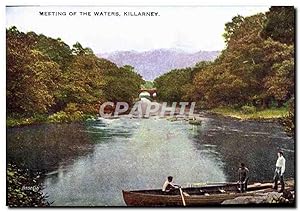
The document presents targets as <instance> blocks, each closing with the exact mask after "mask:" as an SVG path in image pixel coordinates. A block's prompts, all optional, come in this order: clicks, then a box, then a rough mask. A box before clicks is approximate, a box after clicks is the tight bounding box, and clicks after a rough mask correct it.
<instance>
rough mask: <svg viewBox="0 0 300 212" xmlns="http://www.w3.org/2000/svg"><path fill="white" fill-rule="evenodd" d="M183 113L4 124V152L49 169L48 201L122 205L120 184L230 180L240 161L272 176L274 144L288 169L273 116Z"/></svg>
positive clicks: (256, 174)
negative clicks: (196, 118)
mask: <svg viewBox="0 0 300 212" xmlns="http://www.w3.org/2000/svg"><path fill="white" fill-rule="evenodd" d="M201 119H202V125H201V126H193V125H189V124H188V123H187V122H185V121H173V122H171V121H168V120H166V119H160V118H156V117H152V118H150V119H129V118H120V119H110V120H107V119H100V120H97V121H92V122H87V123H84V124H69V125H35V126H31V127H24V128H13V129H8V156H9V160H14V161H15V160H17V161H22V162H24V163H26V164H27V165H28V166H30V167H31V168H43V169H47V170H48V174H47V177H46V179H45V185H46V188H45V192H46V193H47V194H48V195H49V196H50V200H51V201H55V202H54V205H58V206H67V205H69V206H76V205H78V206H83V205H87V206H93V205H113V206H119V205H124V202H123V199H122V194H121V190H122V189H125V190H126V189H146V188H158V187H161V186H162V183H163V182H164V180H165V177H166V176H168V175H173V176H174V180H175V181H176V182H177V183H178V184H183V185H184V184H185V183H191V182H223V181H236V179H237V176H236V172H237V168H238V165H239V163H240V162H241V161H242V162H244V163H246V164H247V166H248V167H249V169H250V171H251V180H253V181H254V180H270V179H271V177H272V175H273V170H274V163H275V162H276V151H277V148H281V149H283V150H285V157H286V159H287V165H286V167H287V170H286V176H288V177H289V176H293V175H294V163H293V161H294V144H293V140H292V139H291V138H288V137H287V136H286V135H285V133H284V132H283V130H282V128H281V127H280V126H279V125H278V124H275V123H257V122H240V121H237V120H233V119H227V118H221V117H214V116H209V115H207V114H203V115H202V117H201Z"/></svg>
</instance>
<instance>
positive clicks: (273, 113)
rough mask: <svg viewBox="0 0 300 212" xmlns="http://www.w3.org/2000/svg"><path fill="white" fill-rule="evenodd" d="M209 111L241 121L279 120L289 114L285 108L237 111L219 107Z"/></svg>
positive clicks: (247, 108)
mask: <svg viewBox="0 0 300 212" xmlns="http://www.w3.org/2000/svg"><path fill="white" fill-rule="evenodd" d="M210 111H211V112H213V113H216V114H220V115H223V116H229V117H233V118H238V119H242V120H252V119H253V120H267V119H280V118H284V117H286V116H288V114H289V111H288V108H287V107H281V108H268V109H257V108H254V107H242V108H238V109H235V108H231V107H219V108H214V109H211V110H210Z"/></svg>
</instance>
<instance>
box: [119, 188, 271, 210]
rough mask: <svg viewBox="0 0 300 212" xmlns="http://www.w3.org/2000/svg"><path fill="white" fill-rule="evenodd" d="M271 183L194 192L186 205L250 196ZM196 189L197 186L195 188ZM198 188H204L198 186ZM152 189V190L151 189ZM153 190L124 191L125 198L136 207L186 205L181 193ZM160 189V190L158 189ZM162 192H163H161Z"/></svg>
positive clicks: (211, 203) (217, 202) (128, 204)
mask: <svg viewBox="0 0 300 212" xmlns="http://www.w3.org/2000/svg"><path fill="white" fill-rule="evenodd" d="M271 186H272V185H271V184H265V185H262V186H259V187H257V188H255V189H254V187H251V186H250V189H252V191H249V192H246V193H237V192H236V191H234V190H231V191H229V192H226V193H220V194H212V195H204V194H195V193H194V194H192V195H188V196H185V195H184V200H185V204H186V206H209V205H218V204H221V203H222V202H223V201H225V200H228V199H234V198H236V197H238V196H245V195H247V196H249V195H254V194H255V193H257V192H258V191H259V189H261V191H263V190H265V189H270V188H271ZM195 189H196V188H195ZM197 189H198V190H201V189H203V188H202V187H201V188H197ZM192 190H193V189H191V188H188V189H183V191H188V192H187V193H189V191H192ZM149 191H150V190H149ZM153 191H154V190H152V192H150V193H147V192H146V191H122V192H123V198H124V201H125V203H126V205H127V206H136V207H161V206H184V205H183V201H182V197H181V195H179V194H177V195H167V194H153V193H154V192H153ZM157 191H158V190H157ZM160 193H161V192H160Z"/></svg>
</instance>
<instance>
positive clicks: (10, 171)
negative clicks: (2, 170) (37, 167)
mask: <svg viewBox="0 0 300 212" xmlns="http://www.w3.org/2000/svg"><path fill="white" fill-rule="evenodd" d="M42 189H43V187H42V184H41V173H39V172H36V173H31V172H30V171H29V170H28V169H23V168H20V167H17V166H16V165H12V164H8V165H7V191H8V192H7V204H8V206H9V207H45V206H50V203H49V202H48V201H47V197H46V196H45V195H44V194H43V192H42Z"/></svg>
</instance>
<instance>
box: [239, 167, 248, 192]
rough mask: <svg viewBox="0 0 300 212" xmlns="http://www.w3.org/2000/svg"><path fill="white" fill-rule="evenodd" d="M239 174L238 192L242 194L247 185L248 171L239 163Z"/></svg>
mask: <svg viewBox="0 0 300 212" xmlns="http://www.w3.org/2000/svg"><path fill="white" fill-rule="evenodd" d="M238 174H239V184H240V191H241V192H244V191H246V190H247V183H248V179H249V176H248V175H249V169H248V168H247V167H246V166H245V164H244V163H241V167H240V168H239V170H238Z"/></svg>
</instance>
